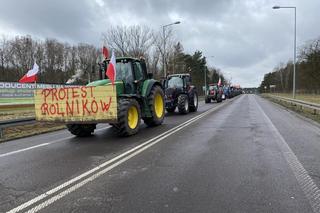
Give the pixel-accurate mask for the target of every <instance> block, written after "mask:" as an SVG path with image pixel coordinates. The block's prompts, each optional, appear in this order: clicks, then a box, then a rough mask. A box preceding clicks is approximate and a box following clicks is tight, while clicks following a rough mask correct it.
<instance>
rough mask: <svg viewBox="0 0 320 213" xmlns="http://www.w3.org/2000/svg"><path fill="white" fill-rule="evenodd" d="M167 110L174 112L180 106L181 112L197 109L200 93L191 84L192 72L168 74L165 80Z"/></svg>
mask: <svg viewBox="0 0 320 213" xmlns="http://www.w3.org/2000/svg"><path fill="white" fill-rule="evenodd" d="M164 88H165V97H166V110H167V111H168V112H174V111H175V109H176V107H178V109H179V112H180V113H181V114H186V113H188V112H189V111H191V112H194V111H197V108H198V95H197V90H196V87H195V86H193V85H192V84H191V76H190V74H173V75H168V76H167V78H166V80H165V81H164Z"/></svg>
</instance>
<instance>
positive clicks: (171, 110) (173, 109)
mask: <svg viewBox="0 0 320 213" xmlns="http://www.w3.org/2000/svg"><path fill="white" fill-rule="evenodd" d="M166 110H167V111H168V112H169V113H173V112H174V111H175V110H176V107H170V108H166Z"/></svg>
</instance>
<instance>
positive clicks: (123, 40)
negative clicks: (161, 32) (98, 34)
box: [102, 26, 154, 57]
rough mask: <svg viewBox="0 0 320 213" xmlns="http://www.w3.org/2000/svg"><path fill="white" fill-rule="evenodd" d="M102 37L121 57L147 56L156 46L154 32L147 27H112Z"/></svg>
mask: <svg viewBox="0 0 320 213" xmlns="http://www.w3.org/2000/svg"><path fill="white" fill-rule="evenodd" d="M102 37H103V40H104V42H105V43H106V44H107V45H108V47H109V49H110V48H111V49H114V50H115V51H116V53H117V55H120V56H132V57H140V56H146V55H147V54H148V53H149V50H150V49H151V47H152V45H153V44H154V36H153V31H152V30H151V29H150V28H149V27H147V26H129V27H127V26H116V27H114V26H111V27H110V28H109V29H108V30H107V32H105V33H103V34H102Z"/></svg>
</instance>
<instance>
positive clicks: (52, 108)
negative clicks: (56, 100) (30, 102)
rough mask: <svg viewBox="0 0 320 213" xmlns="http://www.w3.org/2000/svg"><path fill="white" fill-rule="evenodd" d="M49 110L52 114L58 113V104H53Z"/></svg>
mask: <svg viewBox="0 0 320 213" xmlns="http://www.w3.org/2000/svg"><path fill="white" fill-rule="evenodd" d="M49 111H50V113H51V115H54V114H56V112H57V109H56V106H55V105H54V104H51V105H50V107H49Z"/></svg>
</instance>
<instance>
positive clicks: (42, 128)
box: [0, 122, 65, 142]
mask: <svg viewBox="0 0 320 213" xmlns="http://www.w3.org/2000/svg"><path fill="white" fill-rule="evenodd" d="M64 128H65V125H63V124H56V123H38V122H37V123H35V124H27V125H22V126H15V127H8V128H6V129H4V130H3V136H4V137H3V138H1V139H0V142H3V141H7V140H12V139H17V138H22V137H27V136H32V135H37V134H42V133H46V132H52V131H56V130H60V129H64Z"/></svg>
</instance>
